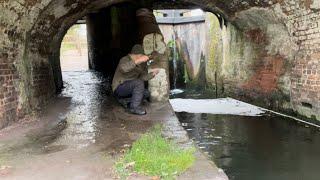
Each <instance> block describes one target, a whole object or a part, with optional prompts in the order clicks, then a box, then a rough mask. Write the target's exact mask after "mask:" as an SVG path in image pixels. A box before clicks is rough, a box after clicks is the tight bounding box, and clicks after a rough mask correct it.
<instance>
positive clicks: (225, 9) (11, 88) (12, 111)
mask: <svg viewBox="0 0 320 180" xmlns="http://www.w3.org/2000/svg"><path fill="white" fill-rule="evenodd" d="M119 2H122V0H105V1H100V0H83V1H78V0H43V1H40V0H21V1H20V0H19V1H11V0H10V1H9V0H0V128H2V127H4V126H7V125H8V124H10V123H11V122H14V121H16V120H17V119H18V118H21V117H23V115H24V114H26V113H29V112H31V111H32V110H35V109H37V108H38V107H43V104H45V103H46V102H48V100H49V99H50V98H51V97H53V96H54V94H55V92H56V89H55V88H56V87H59V86H57V82H60V83H61V79H57V77H58V78H59V76H57V73H60V71H59V69H57V68H58V67H59V66H57V63H59V53H58V52H59V43H60V41H61V40H62V38H63V35H64V33H65V32H66V30H67V29H68V28H69V27H70V26H71V25H72V24H73V23H74V22H75V21H76V20H77V19H79V18H80V17H82V16H84V15H86V14H87V13H90V12H91V11H96V10H97V9H100V8H103V7H106V6H109V5H111V4H115V3H119ZM134 2H135V3H141V4H142V5H149V6H150V7H152V2H153V1H134ZM147 2H148V3H147ZM172 2H173V3H175V4H177V3H179V2H180V1H179V2H178V1H172ZM181 2H183V3H182V4H181V5H184V4H186V3H192V4H193V5H196V6H199V7H202V8H205V9H206V10H210V11H215V12H219V13H224V14H222V15H223V16H224V17H227V19H230V21H231V22H232V23H234V24H236V25H238V28H239V29H241V25H243V26H245V28H244V29H245V30H250V29H251V30H255V29H257V28H260V29H261V31H262V32H263V33H265V35H266V36H265V37H264V38H266V39H267V41H268V45H267V46H266V48H265V50H266V52H267V53H266V55H265V57H273V59H277V58H276V57H279V56H280V57H281V58H283V59H284V60H285V62H287V61H288V62H289V64H291V65H292V70H291V72H290V71H289V72H288V71H286V72H283V73H280V74H281V76H282V77H285V78H289V79H290V82H291V84H290V83H287V81H285V83H283V82H282V79H285V78H282V77H281V78H280V80H279V83H278V87H277V88H276V89H281V91H284V92H285V94H286V95H289V96H290V100H291V104H292V107H290V108H293V109H294V110H296V111H298V112H299V113H300V114H302V115H306V116H309V117H311V116H314V117H317V118H318V119H320V115H319V114H320V113H319V112H320V95H319V94H320V93H319V92H320V90H319V88H320V87H319V86H320V83H319V81H320V77H319V76H320V72H319V69H320V67H319V66H320V65H319V53H320V27H319V26H320V24H319V23H320V15H319V9H320V3H319V1H317V0H308V1H303V0H272V1H271V0H270V1H251V0H244V1H238V0H226V1H220V0H207V1H202V0H182V1H181ZM161 3H162V2H161V1H157V2H156V3H154V4H160V5H161ZM169 4H170V3H169ZM180 7H181V6H180ZM217 7H218V8H217ZM279 9H280V10H279ZM251 10H252V11H251ZM242 11H246V12H249V13H248V14H244V15H243V17H244V18H237V17H238V16H241V12H242ZM262 12H266V13H265V14H263V13H262ZM272 12H273V13H272ZM253 14H254V15H255V16H251V15H253ZM278 16H279V17H278ZM245 21H248V22H247V23H246V22H245ZM275 22H278V23H275ZM259 23H261V24H259ZM270 23H271V25H270ZM265 24H269V25H268V26H266V25H265ZM281 24H286V29H285V28H284V27H282V26H281ZM279 28H281V31H277V30H278V29H279ZM277 32H280V33H277ZM251 33H260V32H257V31H251ZM286 34H287V35H290V37H291V38H292V39H293V41H294V43H295V44H296V45H298V47H299V50H298V51H296V50H292V49H290V48H288V47H291V46H293V45H291V44H290V45H287V43H286V42H288V41H287V39H285V40H284V41H282V40H283V37H286V38H287V36H284V35H286ZM272 37H273V38H272ZM253 40H256V41H258V42H259V41H261V40H264V39H253ZM276 44H278V45H276ZM264 53H265V52H263V53H262V54H264ZM263 59H264V58H260V57H258V58H257V61H258V60H263ZM291 59H293V60H292V61H291ZM258 64H259V63H258ZM262 64H265V63H262ZM271 64H273V63H271ZM267 66H268V65H267ZM277 66H278V65H277ZM248 68H250V67H248ZM258 69H259V68H258ZM277 72H278V71H277ZM282 74H283V75H282ZM54 77H55V78H54ZM276 81H278V80H276ZM55 82H56V84H55ZM261 82H262V81H261ZM266 82H269V80H266ZM270 82H271V80H270ZM280 82H282V83H280ZM263 83H265V82H263ZM263 83H262V85H261V86H262V87H265V88H267V89H268V88H270V87H269V86H267V85H266V84H268V83H266V84H263ZM276 84H277V83H276ZM60 85H61V84H60ZM272 85H274V84H272ZM272 89H274V86H272ZM286 89H289V90H290V93H287V91H286Z"/></svg>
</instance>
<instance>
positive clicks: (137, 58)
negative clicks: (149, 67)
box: [131, 54, 149, 65]
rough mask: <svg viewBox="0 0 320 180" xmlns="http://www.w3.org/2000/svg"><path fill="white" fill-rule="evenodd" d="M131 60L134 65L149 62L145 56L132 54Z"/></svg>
mask: <svg viewBox="0 0 320 180" xmlns="http://www.w3.org/2000/svg"><path fill="white" fill-rule="evenodd" d="M131 58H132V60H133V62H134V63H135V64H137V65H138V64H141V63H144V62H147V61H148V60H149V57H148V56H146V55H140V54H139V55H135V54H132V55H131Z"/></svg>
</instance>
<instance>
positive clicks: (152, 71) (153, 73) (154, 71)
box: [150, 69, 160, 77]
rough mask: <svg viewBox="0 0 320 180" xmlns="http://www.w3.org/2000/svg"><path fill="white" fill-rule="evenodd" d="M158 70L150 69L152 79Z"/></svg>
mask: <svg viewBox="0 0 320 180" xmlns="http://www.w3.org/2000/svg"><path fill="white" fill-rule="evenodd" d="M159 71H160V70H159V69H150V73H152V75H153V77H155V76H156V75H157V74H159Z"/></svg>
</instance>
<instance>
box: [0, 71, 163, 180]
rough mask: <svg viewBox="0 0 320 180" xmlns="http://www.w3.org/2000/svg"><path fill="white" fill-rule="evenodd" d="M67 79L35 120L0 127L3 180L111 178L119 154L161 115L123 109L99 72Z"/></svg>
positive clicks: (74, 74) (70, 75) (67, 75)
mask: <svg viewBox="0 0 320 180" xmlns="http://www.w3.org/2000/svg"><path fill="white" fill-rule="evenodd" d="M63 78H64V81H65V89H64V90H63V92H62V94H61V95H59V97H58V98H56V99H55V102H54V103H52V104H51V105H50V106H49V107H48V109H47V110H46V112H43V114H42V115H41V116H40V117H39V118H38V119H37V120H36V121H32V122H27V123H20V124H17V125H15V126H13V127H10V128H7V129H5V130H2V131H1V134H0V153H1V158H0V164H1V166H2V167H1V170H0V179H111V178H112V177H113V174H112V172H111V168H112V166H113V163H114V160H115V159H116V157H117V156H118V154H119V153H120V152H121V151H122V150H123V149H126V148H128V147H129V146H130V145H131V143H132V142H133V141H134V140H136V139H137V138H138V137H139V135H141V134H142V133H144V132H145V131H147V130H148V129H149V128H150V127H151V126H152V125H154V124H155V123H159V122H160V121H162V120H163V119H162V118H163V117H164V116H161V115H159V114H160V113H159V112H157V110H155V112H151V111H153V110H151V109H150V108H148V111H149V115H147V116H140V117H139V116H132V115H129V114H127V113H124V110H123V109H122V108H121V107H120V106H118V104H117V103H116V102H115V100H114V98H113V97H112V96H111V93H110V89H109V82H108V80H107V79H105V78H103V76H101V75H99V74H96V73H93V72H89V71H83V72H64V73H63ZM159 108H161V107H159ZM159 108H158V109H159ZM160 111H161V110H160ZM157 113H158V115H157ZM150 116H152V118H150ZM157 117H158V118H157ZM151 119H152V120H151Z"/></svg>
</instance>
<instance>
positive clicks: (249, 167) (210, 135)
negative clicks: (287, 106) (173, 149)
mask: <svg viewBox="0 0 320 180" xmlns="http://www.w3.org/2000/svg"><path fill="white" fill-rule="evenodd" d="M176 114H177V116H178V118H179V120H180V122H181V123H182V124H183V126H184V128H185V129H187V130H188V134H189V136H190V137H191V138H192V139H194V140H195V142H196V143H197V144H198V146H199V147H200V148H201V149H203V151H205V152H207V153H208V155H209V156H210V158H212V160H213V161H214V162H216V163H217V165H218V166H219V167H221V168H222V169H224V170H225V172H226V173H227V175H228V176H229V178H230V179H235V180H238V179H239V180H251V179H252V180H271V179H272V180H277V179H279V180H284V179H285V180H286V179H290V180H294V179H297V180H304V179H306V180H313V179H314V180H316V179H319V177H320V171H319V170H318V166H319V162H320V155H319V150H320V132H319V130H317V129H314V128H305V127H304V126H303V125H302V124H298V123H297V122H295V121H292V120H289V119H285V118H283V117H279V116H274V115H270V116H263V117H244V116H232V115H212V114H189V113H176Z"/></svg>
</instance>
